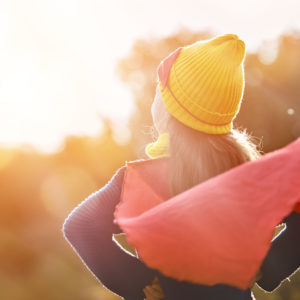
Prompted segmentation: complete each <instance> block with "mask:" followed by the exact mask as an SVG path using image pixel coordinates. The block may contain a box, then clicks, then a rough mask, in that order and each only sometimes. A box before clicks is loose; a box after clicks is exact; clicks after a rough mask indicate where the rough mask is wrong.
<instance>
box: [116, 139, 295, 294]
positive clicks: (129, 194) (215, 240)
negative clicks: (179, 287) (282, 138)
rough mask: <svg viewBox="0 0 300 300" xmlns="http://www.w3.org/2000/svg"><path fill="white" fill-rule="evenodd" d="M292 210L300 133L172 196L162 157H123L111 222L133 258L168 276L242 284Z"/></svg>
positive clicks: (245, 284) (251, 275)
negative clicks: (118, 194) (124, 164)
mask: <svg viewBox="0 0 300 300" xmlns="http://www.w3.org/2000/svg"><path fill="white" fill-rule="evenodd" d="M294 210H295V211H297V212H299V213H300V138H298V139H297V140H296V141H294V142H292V143H290V144H289V145H287V146H285V147H283V148H281V149H279V150H276V151H273V152H271V153H267V154H265V155H263V156H262V157H261V158H259V159H258V160H256V161H251V162H247V163H244V164H242V165H240V166H237V167H235V168H233V169H230V170H229V171H227V172H225V173H222V174H220V175H218V176H216V177H213V178H211V179H209V180H207V181H205V182H203V183H200V184H198V185H196V186H194V187H193V188H191V189H189V190H186V191H185V192H183V193H181V194H178V195H176V196H174V197H170V192H169V188H168V158H167V157H163V158H158V159H153V160H140V161H135V162H127V168H126V173H125V177H124V181H123V186H122V194H121V200H120V202H119V204H118V205H117V207H116V209H115V212H114V223H116V224H118V225H119V226H120V228H121V229H122V230H123V232H124V233H126V235H127V240H128V242H129V243H130V244H131V245H132V246H133V247H135V248H136V251H137V254H138V257H139V259H141V260H142V261H143V262H144V263H145V264H146V265H147V266H149V267H150V268H153V269H157V270H159V271H160V272H161V273H162V274H164V275H166V276H169V277H171V278H174V279H177V280H179V281H189V282H192V283H198V284H205V285H210V286H211V285H214V284H219V283H222V284H229V285H231V286H234V287H237V288H241V289H247V288H248V287H249V285H250V283H251V281H252V279H253V278H254V277H255V274H256V273H257V271H258V270H259V268H260V265H261V264H262V261H263V259H264V257H265V256H266V254H267V252H268V250H269V248H270V245H271V242H272V238H273V236H274V229H275V227H276V226H277V225H278V224H280V223H281V222H282V220H283V219H284V218H285V217H286V216H287V215H289V214H290V213H291V212H292V211H294ZM299 234H300V233H299Z"/></svg>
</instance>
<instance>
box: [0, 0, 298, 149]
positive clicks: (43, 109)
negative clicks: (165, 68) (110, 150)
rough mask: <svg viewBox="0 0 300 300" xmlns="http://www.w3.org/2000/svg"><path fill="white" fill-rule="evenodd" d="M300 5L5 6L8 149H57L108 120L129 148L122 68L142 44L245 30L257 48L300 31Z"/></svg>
mask: <svg viewBox="0 0 300 300" xmlns="http://www.w3.org/2000/svg"><path fill="white" fill-rule="evenodd" d="M298 3H299V2H298V0H294V1H293V0H285V1H277V0H274V1H272V0H244V1H241V0H239V1H237V0H226V1H221V0H206V1H194V0H185V1H178V2H176V1H174V0H173V1H171V0H165V1H164V0H160V1H158V0H152V1H143V0H126V1H124V0H109V1H101V0H80V1H79V0H26V1H24V0H0V147H17V146H20V145H24V144H29V145H32V147H34V148H35V149H37V150H38V151H41V152H44V153H51V152H55V151H58V150H59V149H61V147H62V146H63V140H64V138H65V136H67V135H79V136H80V135H91V136H93V135H96V134H99V132H101V122H100V117H108V118H110V119H111V120H112V121H113V123H114V128H115V132H116V133H118V134H117V135H116V136H117V137H118V140H119V142H120V143H122V137H123V139H124V138H125V139H126V122H127V120H128V118H129V116H130V114H131V113H132V110H133V104H132V97H131V94H130V91H129V89H128V88H127V87H126V86H125V85H123V84H122V83H121V82H120V80H119V79H118V77H117V75H116V73H115V66H116V63H117V62H118V60H120V59H121V58H123V57H125V56H126V55H127V54H128V53H129V52H130V48H131V46H132V45H133V43H134V41H135V40H136V39H137V38H147V39H148V38H151V37H164V36H168V35H170V34H173V33H175V32H177V31H178V30H179V29H180V28H181V27H185V28H188V29H191V30H194V31H202V30H205V31H206V30H209V31H211V32H212V33H213V34H215V35H220V34H225V33H236V34H238V35H239V37H240V38H241V39H243V40H244V41H245V43H246V47H247V51H248V52H253V51H256V50H258V49H259V46H260V45H262V43H263V42H266V41H274V40H276V38H277V37H278V36H279V35H280V34H281V33H284V32H288V31H290V30H300V18H299V12H300V4H298ZM162 59H163V57H162ZM123 142H124V141H123Z"/></svg>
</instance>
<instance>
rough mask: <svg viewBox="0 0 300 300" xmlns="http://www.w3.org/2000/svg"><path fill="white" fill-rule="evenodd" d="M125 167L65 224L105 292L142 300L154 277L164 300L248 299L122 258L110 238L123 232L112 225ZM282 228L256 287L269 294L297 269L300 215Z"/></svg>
mask: <svg viewBox="0 0 300 300" xmlns="http://www.w3.org/2000/svg"><path fill="white" fill-rule="evenodd" d="M125 170H126V166H124V167H122V168H120V169H119V170H118V171H117V172H116V174H115V175H114V176H113V177H112V179H111V180H110V181H109V182H108V183H107V184H106V185H105V186H104V187H103V188H101V189H99V190H98V191H96V192H95V193H93V194H91V195H90V196H89V197H87V198H86V199H85V200H84V201H83V202H81V203H80V204H79V205H78V206H77V207H76V208H74V210H73V211H72V212H71V213H70V214H69V216H68V217H67V219H66V220H65V222H64V224H63V228H62V231H63V234H64V236H65V238H66V239H67V240H68V242H69V243H70V244H71V246H72V247H73V249H74V250H75V252H76V253H77V254H78V255H79V257H80V258H81V260H82V261H83V263H84V264H85V265H86V266H87V268H88V269H89V270H90V271H91V272H92V274H93V275H94V276H95V277H96V278H97V279H98V280H99V281H100V282H101V283H102V284H103V285H104V286H105V287H106V288H108V289H109V290H111V291H112V292H114V293H116V294H117V295H119V296H121V297H123V298H124V299H125V300H141V299H144V298H145V296H144V293H143V291H142V289H143V288H144V287H145V286H146V285H148V284H150V283H151V282H152V280H153V278H154V277H155V276H157V277H158V278H159V282H160V285H161V287H162V289H163V291H164V295H165V298H164V299H166V300H171V299H172V300H176V299H180V300H182V299H187V300H194V299H210V300H217V299H218V300H219V299H222V300H227V299H228V300H229V299H230V300H250V299H253V298H252V297H251V291H250V289H247V290H245V291H244V290H240V289H237V288H235V287H231V286H229V285H223V284H218V285H215V286H206V285H201V284H193V283H189V282H185V281H177V280H175V279H172V278H170V277H166V276H164V275H163V274H162V273H161V272H159V271H158V270H154V269H151V268H149V267H148V266H147V265H145V264H144V263H143V262H142V261H141V260H139V259H138V258H137V257H135V256H133V255H131V254H129V253H126V252H125V251H124V250H122V248H121V247H119V246H118V245H117V244H116V243H115V242H114V241H113V239H112V236H113V234H117V233H121V232H122V230H121V229H120V227H119V226H118V225H116V224H114V223H113V219H114V216H113V214H114V210H115V207H116V205H117V204H118V203H119V201H120V195H121V189H122V182H123V177H124V173H125ZM284 221H285V223H286V229H285V230H284V231H283V232H282V233H281V234H280V235H279V236H278V237H277V238H276V239H275V240H274V241H273V243H272V247H271V248H270V251H269V252H268V255H267V256H266V258H265V260H264V262H263V264H262V266H261V271H262V274H263V277H262V279H260V280H259V281H258V284H259V285H260V286H261V287H262V288H263V289H265V290H267V291H272V290H273V289H275V288H276V287H278V286H279V285H280V283H281V281H282V280H284V279H285V278H286V277H288V276H290V275H291V274H292V273H293V272H295V271H296V270H297V269H298V268H299V266H300V254H299V253H300V234H299V230H300V214H297V213H295V212H293V213H292V214H291V215H290V216H288V217H287V218H286V219H285V220H284Z"/></svg>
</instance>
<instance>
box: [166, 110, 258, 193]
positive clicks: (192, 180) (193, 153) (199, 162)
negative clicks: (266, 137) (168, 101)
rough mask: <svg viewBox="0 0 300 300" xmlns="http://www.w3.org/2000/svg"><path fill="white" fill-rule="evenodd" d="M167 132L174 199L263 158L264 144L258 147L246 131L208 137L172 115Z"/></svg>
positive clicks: (170, 182) (171, 189) (209, 135)
mask: <svg viewBox="0 0 300 300" xmlns="http://www.w3.org/2000/svg"><path fill="white" fill-rule="evenodd" d="M167 131H168V133H169V155H170V157H169V185H170V191H171V194H172V196H175V195H177V194H179V193H181V192H183V191H185V190H187V189H189V188H191V187H193V186H195V185H197V184H199V183H201V182H203V181H205V180H207V179H209V178H211V177H214V176H216V175H218V174H221V173H223V172H225V171H227V170H229V169H231V168H233V167H236V166H238V165H240V164H242V163H245V162H247V161H252V160H255V159H257V158H259V157H260V156H261V150H260V147H261V144H259V145H256V144H255V143H254V141H253V137H251V136H250V135H248V133H247V132H246V130H245V129H244V130H240V129H232V130H231V131H230V132H229V133H226V134H207V133H204V132H201V131H197V130H194V129H192V128H190V127H187V126H185V125H184V124H182V123H180V122H179V121H177V120H176V119H175V118H174V117H172V116H171V115H170V116H169V120H168V124H167ZM260 142H261V141H260Z"/></svg>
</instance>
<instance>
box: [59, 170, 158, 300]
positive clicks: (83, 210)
mask: <svg viewBox="0 0 300 300" xmlns="http://www.w3.org/2000/svg"><path fill="white" fill-rule="evenodd" d="M125 168H126V166H125V167H122V168H120V169H119V170H118V171H117V172H116V174H115V175H114V176H113V177H112V179H111V180H110V181H109V182H108V183H107V184H106V185H105V186H104V187H103V188H101V189H100V190H98V191H96V192H95V193H93V194H92V195H90V196H89V197H87V198H86V199H85V200H84V201H83V202H81V203H80V204H79V205H78V206H77V207H76V208H74V210H73V211H72V212H71V213H70V214H69V216H68V217H67V219H66V220H65V222H64V224H63V227H62V231H63V235H64V237H65V238H66V239H67V241H68V242H69V243H70V244H71V246H72V248H73V250H74V251H75V252H76V253H77V254H78V255H79V257H80V259H81V260H82V261H83V263H84V264H85V265H86V267H87V268H88V269H89V270H90V271H91V272H92V274H93V275H94V276H95V277H96V278H97V279H98V280H99V281H100V282H101V283H102V284H103V285H104V286H105V287H106V288H108V289H109V290H111V291H112V292H114V293H116V294H117V295H119V296H121V297H123V298H125V299H126V300H133V299H134V300H139V299H144V293H143V291H142V289H143V288H144V287H145V286H146V285H147V284H149V283H151V281H152V280H153V278H154V270H152V269H150V268H148V267H147V266H146V265H145V264H144V263H143V262H142V261H140V260H139V259H138V258H136V257H135V256H133V255H131V254H129V253H126V252H124V251H123V250H122V248H121V247H119V246H118V245H117V244H116V243H115V242H114V241H113V240H112V235H113V233H121V232H122V231H121V229H120V228H119V226H118V225H116V224H114V223H113V219H114V217H113V213H114V210H115V206H116V205H117V204H118V202H119V200H120V194H121V189H122V182H123V177H124V172H125Z"/></svg>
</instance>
